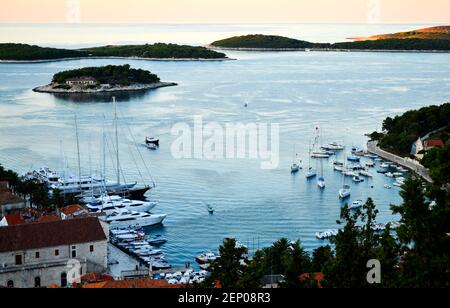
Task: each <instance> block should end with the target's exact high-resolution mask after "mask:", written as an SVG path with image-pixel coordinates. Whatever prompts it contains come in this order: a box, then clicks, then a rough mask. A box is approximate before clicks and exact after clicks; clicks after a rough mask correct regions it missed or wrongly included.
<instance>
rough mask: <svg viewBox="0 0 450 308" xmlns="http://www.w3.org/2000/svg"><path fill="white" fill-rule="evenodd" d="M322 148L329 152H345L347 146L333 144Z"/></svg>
mask: <svg viewBox="0 0 450 308" xmlns="http://www.w3.org/2000/svg"><path fill="white" fill-rule="evenodd" d="M322 148H323V149H324V150H328V151H343V150H344V149H345V146H344V145H343V144H339V143H338V142H331V143H330V144H327V145H324V146H322Z"/></svg>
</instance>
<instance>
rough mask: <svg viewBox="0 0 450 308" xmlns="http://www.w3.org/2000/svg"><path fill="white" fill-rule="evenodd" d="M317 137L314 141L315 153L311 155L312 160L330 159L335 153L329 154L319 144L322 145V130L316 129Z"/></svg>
mask: <svg viewBox="0 0 450 308" xmlns="http://www.w3.org/2000/svg"><path fill="white" fill-rule="evenodd" d="M316 132H317V136H316V138H315V139H314V146H313V152H312V153H311V155H310V156H311V157H312V158H330V156H331V155H333V154H334V152H329V151H326V150H323V149H322V148H321V147H320V145H319V143H320V128H319V127H318V126H317V127H316Z"/></svg>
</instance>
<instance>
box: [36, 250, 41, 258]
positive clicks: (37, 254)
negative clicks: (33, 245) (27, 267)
mask: <svg viewBox="0 0 450 308" xmlns="http://www.w3.org/2000/svg"><path fill="white" fill-rule="evenodd" d="M35 257H36V259H39V258H40V257H41V254H40V253H39V251H36V255H35Z"/></svg>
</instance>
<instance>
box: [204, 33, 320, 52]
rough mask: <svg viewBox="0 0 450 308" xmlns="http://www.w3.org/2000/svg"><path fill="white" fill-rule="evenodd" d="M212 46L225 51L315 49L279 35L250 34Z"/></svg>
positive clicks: (309, 44)
mask: <svg viewBox="0 0 450 308" xmlns="http://www.w3.org/2000/svg"><path fill="white" fill-rule="evenodd" d="M211 46H212V47H221V48H224V49H227V48H229V49H249V50H258V49H261V50H283V49H284V50H304V49H305V48H313V47H314V44H313V43H310V42H306V41H301V40H296V39H292V38H288V37H283V36H277V35H263V34H250V35H243V36H235V37H231V38H227V39H224V40H220V41H215V42H213V43H212V44H211Z"/></svg>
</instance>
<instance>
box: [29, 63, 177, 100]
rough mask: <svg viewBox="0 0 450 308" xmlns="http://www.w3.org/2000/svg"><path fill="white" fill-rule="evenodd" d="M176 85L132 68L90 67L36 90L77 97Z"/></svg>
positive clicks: (65, 74) (60, 75)
mask: <svg viewBox="0 0 450 308" xmlns="http://www.w3.org/2000/svg"><path fill="white" fill-rule="evenodd" d="M176 85H177V84H176V83H173V82H162V81H161V80H160V79H159V77H158V76H157V75H155V74H152V73H151V72H149V71H145V70H142V69H132V68H131V67H130V65H128V64H126V65H121V66H116V65H108V66H103V67H86V68H81V69H77V70H70V71H64V72H60V73H57V74H55V75H54V76H53V80H52V83H51V84H49V85H46V86H42V87H37V88H35V89H33V91H35V92H40V93H55V94H75V93H90V94H95V93H105V92H129V91H143V90H149V89H156V88H161V87H169V86H176Z"/></svg>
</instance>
